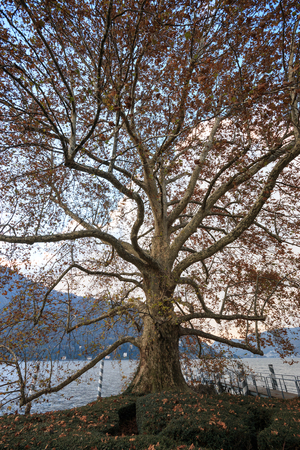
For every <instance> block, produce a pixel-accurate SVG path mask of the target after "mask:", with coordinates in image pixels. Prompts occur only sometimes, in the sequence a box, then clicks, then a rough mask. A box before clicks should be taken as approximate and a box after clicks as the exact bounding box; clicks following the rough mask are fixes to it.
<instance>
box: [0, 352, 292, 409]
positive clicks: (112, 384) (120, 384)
mask: <svg viewBox="0 0 300 450" xmlns="http://www.w3.org/2000/svg"><path fill="white" fill-rule="evenodd" d="M295 361H297V362H298V363H297V364H293V365H292V366H290V365H288V364H284V363H283V361H282V360H281V359H279V358H244V359H243V360H242V362H243V363H244V364H246V365H248V366H249V367H250V368H252V369H253V370H254V371H255V372H256V373H262V375H264V374H265V375H268V374H269V370H268V364H273V367H274V371H275V374H276V375H285V376H287V375H292V376H300V358H295ZM83 364H85V362H84V361H60V362H59V363H54V370H53V373H57V374H59V373H61V371H62V370H63V371H65V370H66V371H68V372H69V373H70V372H72V371H73V370H74V369H75V368H78V367H82V366H83ZM136 365H137V361H126V360H123V361H109V360H105V363H104V372H103V384H102V397H109V396H111V395H117V394H119V393H120V392H121V391H122V390H123V389H124V386H125V385H126V380H127V382H128V381H129V380H130V377H132V375H133V373H134V371H135V368H136ZM0 370H2V371H3V370H4V367H3V366H2V367H1V365H0ZM42 370H45V367H43V366H42V368H41V371H42ZM98 379H99V364H97V366H95V367H94V368H92V369H90V370H89V371H88V372H86V373H85V374H84V375H82V377H81V378H80V382H79V383H78V382H77V381H75V382H73V383H71V384H69V385H68V386H66V387H65V388H64V389H62V390H61V391H60V392H58V393H53V394H50V395H47V396H44V397H43V398H41V399H39V401H35V402H33V404H32V408H31V412H32V413H35V412H46V411H54V410H61V409H71V408H74V407H78V406H83V405H86V404H87V403H90V402H92V401H94V400H96V399H97V388H98ZM0 402H1V396H0ZM7 406H9V405H7ZM7 406H6V407H3V408H2V409H0V415H1V414H3V413H7V412H15V411H16V410H18V413H23V412H24V409H25V408H24V407H23V408H18V406H17V405H16V404H14V405H13V406H12V408H11V409H10V410H8V409H7ZM10 406H11V405H10Z"/></svg>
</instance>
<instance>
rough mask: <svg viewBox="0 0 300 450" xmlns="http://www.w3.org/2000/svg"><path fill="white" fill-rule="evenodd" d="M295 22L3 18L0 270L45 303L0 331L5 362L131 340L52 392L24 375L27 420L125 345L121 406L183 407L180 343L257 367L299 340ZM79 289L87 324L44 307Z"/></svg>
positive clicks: (276, 16)
mask: <svg viewBox="0 0 300 450" xmlns="http://www.w3.org/2000/svg"><path fill="white" fill-rule="evenodd" d="M299 20H300V15H299V4H298V2H296V1H295V2H293V1H289V2H282V1H279V0H278V1H277V0H274V1H270V0H259V1H257V0H197V1H193V0H176V1H173V0H162V1H156V0H154V1H149V0H126V1H125V2H124V1H121V0H110V1H108V0H102V1H101V0H93V1H87V0H47V1H41V0H15V1H12V0H5V1H4V0H3V1H2V2H1V32H0V33H1V60H0V76H1V79H0V88H1V100H0V102H1V110H0V133H1V141H0V161H1V175H0V181H1V207H2V213H1V214H2V215H1V234H0V241H1V245H2V247H1V252H2V255H4V257H3V258H4V259H3V261H4V262H3V264H4V263H5V264H9V262H8V261H10V264H11V265H14V266H15V267H17V266H18V267H19V268H20V270H21V269H22V270H23V271H24V268H26V272H25V274H26V276H29V275H28V274H29V273H30V272H29V270H30V264H31V268H32V270H33V271H36V270H37V268H39V270H40V277H41V278H40V280H42V281H43V286H44V288H45V290H44V291H43V292H42V295H41V294H39V293H35V292H34V286H33V287H32V290H31V294H30V295H28V296H27V297H26V298H25V299H23V300H22V301H24V302H25V303H24V305H23V306H21V305H20V301H21V300H20V299H18V298H16V299H15V300H14V302H12V304H11V306H10V307H8V308H6V309H5V312H4V311H3V316H2V325H1V326H2V333H3V334H2V344H1V345H2V353H3V357H2V361H3V360H4V359H5V358H8V359H7V361H8V362H9V363H11V361H12V360H13V359H14V361H15V364H16V365H17V366H18V362H17V360H18V349H19V348H20V346H19V347H18V338H20V339H21V337H22V339H23V340H24V336H26V339H27V340H28V342H29V341H30V339H33V336H34V335H35V336H37V335H38V336H39V338H38V339H37V341H36V342H37V344H38V343H39V342H42V341H43V339H46V335H47V333H46V331H45V330H46V328H45V327H48V329H49V330H50V329H52V330H55V333H56V334H58V333H59V332H62V333H67V334H72V333H73V332H74V331H76V330H78V329H82V330H83V329H85V328H87V329H88V327H89V326H92V325H95V324H97V323H102V322H103V323H104V324H105V326H107V324H108V323H110V324H111V325H112V324H113V323H114V320H116V319H120V318H121V317H124V320H125V321H127V322H128V323H129V324H131V331H132V329H133V328H132V327H134V326H136V330H137V331H136V333H135V332H130V333H129V335H127V336H126V335H125V336H121V337H118V338H116V340H115V342H112V343H111V344H110V345H108V346H107V347H106V348H105V349H103V348H100V347H99V353H98V355H97V357H95V358H94V359H93V360H92V361H90V362H89V363H88V364H86V365H85V366H84V368H83V369H81V371H79V372H78V373H76V374H75V375H73V376H72V377H69V378H66V380H64V381H62V383H61V384H59V385H58V386H54V385H53V384H51V383H50V382H49V381H48V382H47V383H46V384H45V385H44V387H43V388H41V389H40V390H39V391H38V392H36V393H34V394H32V395H28V394H26V392H27V391H26V390H25V385H24V383H23V381H24V380H23V381H22V374H21V373H19V376H20V377H21V378H20V380H21V404H22V403H23V404H24V403H26V402H28V401H30V400H32V399H34V398H37V397H39V396H40V395H41V394H42V393H47V392H52V391H54V390H58V389H60V388H61V387H63V386H64V385H65V384H67V383H69V382H70V381H72V380H73V379H75V378H76V377H78V376H79V374H81V373H83V372H84V371H85V370H87V369H88V368H90V367H92V366H94V365H95V364H96V363H97V362H98V361H100V360H101V359H103V358H104V357H105V356H106V355H108V354H109V353H111V352H112V351H113V350H115V349H116V348H117V347H118V346H120V345H121V344H124V343H126V342H127V343H131V344H132V345H134V346H136V347H138V349H139V351H140V363H139V366H138V369H137V372H136V374H135V377H134V379H133V381H132V383H131V387H130V388H131V390H132V392H135V393H147V392H154V391H159V390H164V389H185V387H186V383H185V381H184V377H183V375H182V372H181V367H180V354H179V347H180V346H179V342H180V339H181V338H183V337H187V336H188V337H192V336H194V337H195V338H196V340H197V343H198V345H199V349H200V351H201V345H202V342H203V341H217V342H221V343H224V344H229V345H231V346H233V347H235V348H242V349H245V350H250V351H251V352H252V353H254V354H258V355H261V354H262V350H261V346H260V340H259V338H260V333H261V331H263V330H267V329H272V328H273V329H278V328H280V327H283V326H292V325H295V324H296V318H297V316H299V306H300V305H299V278H297V277H298V269H299V259H298V257H297V251H295V249H297V245H298V246H299V200H298V195H299V188H300V183H299V169H300V164H299V163H300V161H299V154H300V135H299V133H300V124H299V95H300V85H299V74H300V63H299V50H300V26H299ZM41 252H44V262H43V257H41ZM30 258H31V259H30ZM88 276H90V277H91V279H92V282H91V283H90V284H89V283H88V282H87V281H86V280H87V278H88ZM32 277H33V274H32ZM72 280H73V283H77V285H79V288H80V289H81V290H80V294H81V295H82V296H83V297H82V299H83V301H82V305H83V306H82V308H83V309H81V315H80V314H79V311H77V314H75V313H74V311H75V309H74V308H78V306H73V307H72V305H71V297H69V298H70V301H69V302H65V303H59V302H57V301H56V303H55V302H54V300H53V299H52V297H51V295H50V292H51V291H52V290H53V289H54V288H59V286H63V283H64V282H65V285H64V286H65V289H66V286H67V285H68V286H69V287H70V289H73V291H72V292H75V288H74V287H73V288H72V287H71V281H72ZM36 286H38V285H36ZM37 289H38V288H37ZM84 289H86V291H87V292H86V295H84V294H83V290H84ZM108 289H109V295H108V294H107V292H108ZM91 292H92V295H91V296H89V293H91ZM84 298H86V305H88V306H87V307H86V311H85V313H84V301H85V300H84ZM18 301H19V303H18ZM18 305H19V306H18ZM25 305H26V306H25ZM72 308H73V309H72ZM101 308H102V309H101ZM15 326H16V328H14V327H15ZM9 327H10V328H9ZM8 328H9V330H11V332H8V331H7V330H8ZM14 329H15V333H14V334H13V332H12V330H14ZM21 329H22V332H21V331H20V330H21ZM38 330H42V331H41V332H40V334H37V333H38ZM43 330H44V331H43ZM232 332H235V333H236V332H239V333H240V336H242V334H241V333H243V336H244V340H243V341H239V342H237V341H234V340H232V339H231V337H232V334H230V333H232ZM10 336H14V338H13V339H9V337H10ZM22 342H23V341H22ZM22 383H23V384H22Z"/></svg>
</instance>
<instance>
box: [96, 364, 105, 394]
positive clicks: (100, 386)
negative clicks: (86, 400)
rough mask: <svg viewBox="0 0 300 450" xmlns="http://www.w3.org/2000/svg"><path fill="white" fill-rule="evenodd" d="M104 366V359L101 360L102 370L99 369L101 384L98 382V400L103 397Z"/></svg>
mask: <svg viewBox="0 0 300 450" xmlns="http://www.w3.org/2000/svg"><path fill="white" fill-rule="evenodd" d="M103 366H104V361H103V359H101V361H100V368H99V382H98V393H97V398H100V397H101V392H102V381H103Z"/></svg>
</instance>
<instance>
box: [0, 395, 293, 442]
mask: <svg viewBox="0 0 300 450" xmlns="http://www.w3.org/2000/svg"><path fill="white" fill-rule="evenodd" d="M137 432H138V433H139V434H136V433H137ZM282 448H284V449H285V450H297V449H300V399H296V400H293V401H283V400H274V399H272V400H270V399H256V398H254V397H242V396H231V395H228V394H223V395H221V396H216V395H210V396H209V395H200V394H197V393H194V392H190V393H167V392H162V393H160V394H153V395H147V396H144V397H139V398H136V397H133V396H125V395H120V396H117V397H109V398H103V399H102V400H100V401H97V402H93V403H91V404H89V405H86V406H84V407H81V408H75V409H72V410H65V411H57V412H51V413H46V414H36V415H32V416H18V415H10V416H4V417H1V418H0V449H43V450H46V449H47V450H50V449H55V450H58V449H64V450H65V449H68V450H69V449H74V450H75V449H76V450H79V449H93V450H96V449H97V450H104V449H105V450H110V449H111V450H121V449H123V450H127V449H128V450H129V449H130V450H173V449H174V450H177V449H178V450H179V449H180V450H181V449H182V450H183V449H187V450H188V449H189V450H196V449H197V450H198V449H201V450H203V449H211V450H221V449H223V450H232V449H243V450H252V449H258V450H267V449H282Z"/></svg>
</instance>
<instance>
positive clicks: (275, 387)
mask: <svg viewBox="0 0 300 450" xmlns="http://www.w3.org/2000/svg"><path fill="white" fill-rule="evenodd" d="M269 370H270V373H271V382H272V389H274V390H276V389H277V390H278V384H277V380H276V376H275V372H274V368H273V364H269Z"/></svg>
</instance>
